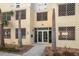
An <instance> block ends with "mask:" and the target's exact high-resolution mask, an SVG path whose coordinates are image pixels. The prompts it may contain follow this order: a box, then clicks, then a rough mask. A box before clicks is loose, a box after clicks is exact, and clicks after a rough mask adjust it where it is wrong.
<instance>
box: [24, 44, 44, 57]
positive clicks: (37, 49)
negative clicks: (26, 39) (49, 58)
mask: <svg viewBox="0 0 79 59" xmlns="http://www.w3.org/2000/svg"><path fill="white" fill-rule="evenodd" d="M44 48H45V45H36V46H34V47H33V48H32V49H30V50H29V51H28V52H26V53H24V54H23V56H42V54H43V52H44Z"/></svg>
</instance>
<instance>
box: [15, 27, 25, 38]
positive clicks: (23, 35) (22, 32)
mask: <svg viewBox="0 0 79 59" xmlns="http://www.w3.org/2000/svg"><path fill="white" fill-rule="evenodd" d="M21 37H22V38H23V39H25V37H26V29H25V28H21ZM16 38H17V39H18V28H16Z"/></svg>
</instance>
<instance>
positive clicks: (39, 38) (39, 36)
mask: <svg viewBox="0 0 79 59" xmlns="http://www.w3.org/2000/svg"><path fill="white" fill-rule="evenodd" d="M38 42H42V31H39V32H38Z"/></svg>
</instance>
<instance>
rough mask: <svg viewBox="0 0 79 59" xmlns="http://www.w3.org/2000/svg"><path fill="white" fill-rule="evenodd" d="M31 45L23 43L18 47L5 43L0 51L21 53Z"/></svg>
mask: <svg viewBox="0 0 79 59" xmlns="http://www.w3.org/2000/svg"><path fill="white" fill-rule="evenodd" d="M32 47H33V46H31V45H24V46H23V47H22V48H18V47H17V46H16V45H12V44H11V45H10V44H9V45H7V44H6V47H4V48H0V51H2V52H9V53H15V54H23V53H24V52H27V51H28V50H29V49H31V48H32Z"/></svg>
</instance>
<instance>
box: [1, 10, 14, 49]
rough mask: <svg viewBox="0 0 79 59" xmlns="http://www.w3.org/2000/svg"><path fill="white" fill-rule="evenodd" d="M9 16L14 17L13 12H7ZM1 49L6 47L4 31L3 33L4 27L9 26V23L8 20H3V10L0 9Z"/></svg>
mask: <svg viewBox="0 0 79 59" xmlns="http://www.w3.org/2000/svg"><path fill="white" fill-rule="evenodd" d="M7 15H10V16H13V11H10V12H7ZM0 22H1V24H0V43H1V44H0V45H1V46H0V47H1V48H3V47H5V43H4V35H3V34H4V31H3V27H4V26H7V25H8V24H9V23H8V19H2V13H1V9H0Z"/></svg>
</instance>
